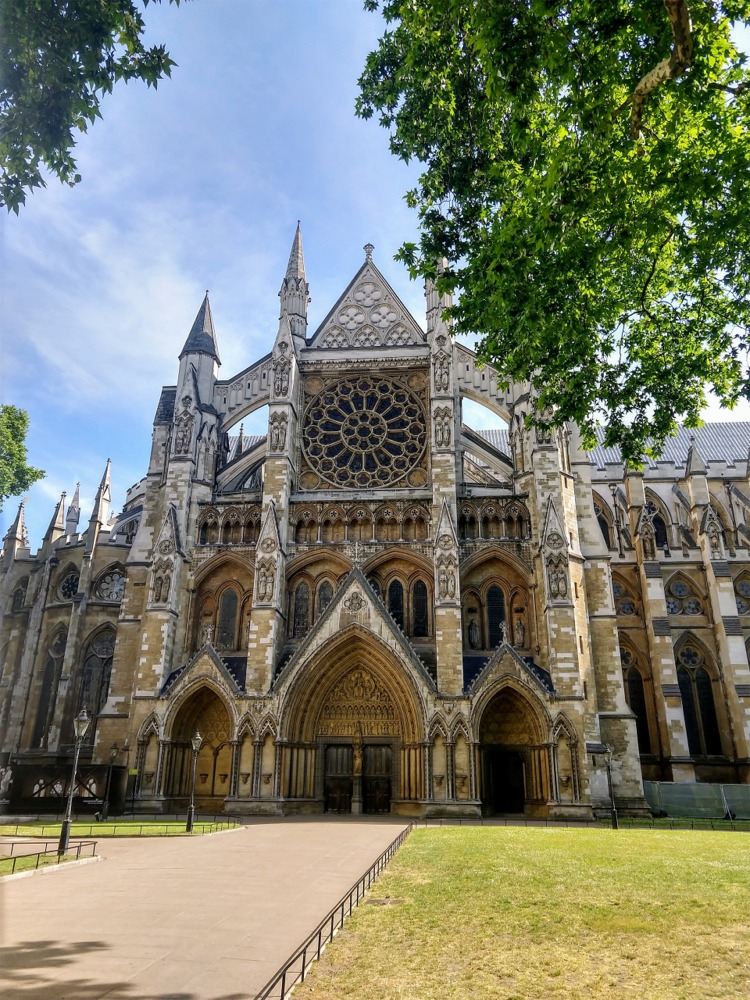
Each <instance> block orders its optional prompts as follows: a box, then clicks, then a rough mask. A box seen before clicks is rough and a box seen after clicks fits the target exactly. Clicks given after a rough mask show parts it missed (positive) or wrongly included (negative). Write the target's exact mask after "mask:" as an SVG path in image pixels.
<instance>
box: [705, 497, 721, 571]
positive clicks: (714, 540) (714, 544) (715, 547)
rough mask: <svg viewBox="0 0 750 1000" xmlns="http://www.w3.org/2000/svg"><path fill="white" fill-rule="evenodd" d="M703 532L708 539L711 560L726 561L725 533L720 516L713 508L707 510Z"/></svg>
mask: <svg viewBox="0 0 750 1000" xmlns="http://www.w3.org/2000/svg"><path fill="white" fill-rule="evenodd" d="M703 531H704V532H705V535H706V538H707V539H708V547H709V552H710V555H711V558H712V559H725V558H726V551H725V548H724V533H723V531H722V526H721V521H720V520H719V516H718V514H717V513H716V511H715V510H714V508H713V507H710V506H709V507H708V508H707V509H706V513H705V516H704V518H703Z"/></svg>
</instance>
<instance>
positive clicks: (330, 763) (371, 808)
mask: <svg viewBox="0 0 750 1000" xmlns="http://www.w3.org/2000/svg"><path fill="white" fill-rule="evenodd" d="M357 749H359V748H357ZM361 753H362V757H361V761H362V763H361V775H358V774H357V773H356V771H357V755H356V754H355V747H354V746H353V745H349V744H344V745H341V744H338V745H335V746H328V747H326V753H325V761H326V770H325V783H324V784H325V811H326V812H332V813H350V812H351V811H352V799H353V798H354V797H355V793H356V794H357V795H361V803H362V812H364V813H368V814H370V815H373V814H377V813H389V812H390V811H391V782H392V776H391V766H392V754H391V748H390V746H383V745H379V746H372V745H368V744H365V745H364V746H363V747H362V748H361Z"/></svg>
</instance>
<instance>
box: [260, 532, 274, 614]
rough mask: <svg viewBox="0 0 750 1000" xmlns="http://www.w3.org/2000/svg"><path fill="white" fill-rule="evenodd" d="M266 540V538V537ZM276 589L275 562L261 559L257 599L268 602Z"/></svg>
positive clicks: (264, 602)
mask: <svg viewBox="0 0 750 1000" xmlns="http://www.w3.org/2000/svg"><path fill="white" fill-rule="evenodd" d="M267 540H268V539H267ZM275 590H276V563H275V562H274V560H273V559H263V560H262V561H261V562H260V563H258V587H257V599H258V601H260V602H261V603H263V604H270V603H271V601H273V595H274V593H275Z"/></svg>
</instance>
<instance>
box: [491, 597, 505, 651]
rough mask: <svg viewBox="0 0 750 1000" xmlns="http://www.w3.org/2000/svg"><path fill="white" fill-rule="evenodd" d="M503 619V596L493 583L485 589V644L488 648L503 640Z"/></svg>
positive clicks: (497, 644)
mask: <svg viewBox="0 0 750 1000" xmlns="http://www.w3.org/2000/svg"><path fill="white" fill-rule="evenodd" d="M504 621H505V597H504V595H503V592H502V590H501V589H500V588H499V587H498V586H497V584H493V585H492V586H491V587H490V589H489V590H488V591H487V638H488V643H487V644H488V646H489V648H490V649H494V648H495V646H499V645H500V643H501V642H502V641H503V623H504Z"/></svg>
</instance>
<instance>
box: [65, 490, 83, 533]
mask: <svg viewBox="0 0 750 1000" xmlns="http://www.w3.org/2000/svg"><path fill="white" fill-rule="evenodd" d="M80 518H81V484H80V483H76V489H75V493H74V494H73V499H72V500H71V501H70V506H69V507H68V513H67V515H66V517H65V534H66V535H75V534H76V532H77V531H78V522H79V520H80Z"/></svg>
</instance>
